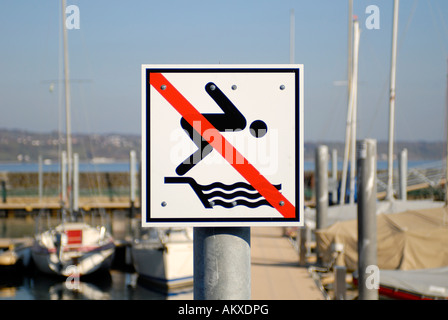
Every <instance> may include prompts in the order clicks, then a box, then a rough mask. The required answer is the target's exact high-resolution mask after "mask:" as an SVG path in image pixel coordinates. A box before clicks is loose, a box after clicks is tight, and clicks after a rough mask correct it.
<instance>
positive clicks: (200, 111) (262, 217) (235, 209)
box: [142, 65, 304, 226]
mask: <svg viewBox="0 0 448 320" xmlns="http://www.w3.org/2000/svg"><path fill="white" fill-rule="evenodd" d="M303 205H304V202H303V66H302V65H143V66H142V224H143V226H176V225H182V226H186V225H190V226H262V225H270V226H272V225H277V226H281V225H283V226H286V225H296V226H298V225H303Z"/></svg>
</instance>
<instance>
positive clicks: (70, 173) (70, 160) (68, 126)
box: [62, 0, 73, 212]
mask: <svg viewBox="0 0 448 320" xmlns="http://www.w3.org/2000/svg"><path fill="white" fill-rule="evenodd" d="M66 6H67V5H66V0H62V30H63V40H64V77H65V79H64V87H65V125H66V132H67V167H68V170H67V173H68V179H67V188H68V190H69V192H68V202H69V209H70V212H72V209H73V205H72V198H73V197H72V195H71V191H72V190H71V189H72V186H73V165H72V163H73V156H72V153H73V152H72V132H71V121H70V75H69V74H70V73H69V66H68V40H67V26H66V25H65V8H66Z"/></svg>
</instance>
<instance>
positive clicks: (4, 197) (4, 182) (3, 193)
mask: <svg viewBox="0 0 448 320" xmlns="http://www.w3.org/2000/svg"><path fill="white" fill-rule="evenodd" d="M2 202H3V203H6V181H5V180H2Z"/></svg>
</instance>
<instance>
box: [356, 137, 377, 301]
mask: <svg viewBox="0 0 448 320" xmlns="http://www.w3.org/2000/svg"><path fill="white" fill-rule="evenodd" d="M357 158H358V164H357V166H358V182H359V187H358V272H359V277H358V290H359V299H360V300H378V285H379V284H378V283H375V279H376V277H372V275H371V272H370V270H372V267H373V268H375V267H376V270H377V269H378V268H377V242H376V241H377V229H376V140H373V139H366V140H362V141H358V143H357ZM372 280H373V281H372Z"/></svg>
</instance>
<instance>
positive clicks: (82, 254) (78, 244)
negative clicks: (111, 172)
mask: <svg viewBox="0 0 448 320" xmlns="http://www.w3.org/2000/svg"><path fill="white" fill-rule="evenodd" d="M65 7H66V3H65V0H62V12H63V14H62V17H63V19H62V26H63V40H64V75H65V81H64V83H65V108H66V130H67V160H68V161H67V164H68V166H67V167H68V170H67V177H68V178H67V180H66V181H67V182H68V186H67V188H65V186H64V183H63V184H62V191H63V192H62V194H63V196H62V198H63V199H62V201H61V217H62V221H61V222H60V223H59V224H58V225H57V226H56V227H53V228H48V229H47V230H45V231H43V232H40V230H39V232H37V233H36V235H35V239H34V244H33V247H32V250H31V252H32V257H33V260H34V262H35V265H36V266H37V268H38V269H39V270H40V271H42V272H45V273H49V274H57V275H62V276H67V277H68V276H72V277H75V276H82V275H86V274H90V273H92V272H95V271H97V270H101V269H108V268H109V267H110V266H111V263H112V259H113V256H114V252H115V244H114V241H113V238H112V235H111V233H110V232H109V231H107V228H106V225H105V224H104V223H100V225H98V226H94V225H91V224H88V223H87V222H84V221H80V218H81V217H82V215H81V214H80V210H79V208H78V204H77V199H78V195H77V193H76V192H75V191H76V189H77V188H74V187H73V182H74V180H75V179H76V180H77V174H78V170H77V167H78V157H77V155H76V154H75V155H74V157H73V156H72V140H71V125H70V85H69V68H68V52H67V29H66V25H65V19H64V18H65ZM64 154H65V153H63V155H64ZM64 158H65V157H64V156H62V159H64ZM62 162H63V163H62V165H61V169H62V170H61V171H62V173H61V178H62V180H63V181H65V178H66V177H65V162H64V161H62ZM66 189H67V190H68V201H65V200H66V199H65V197H64V195H65V190H66ZM67 202H68V205H67ZM101 222H102V220H101Z"/></svg>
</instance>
